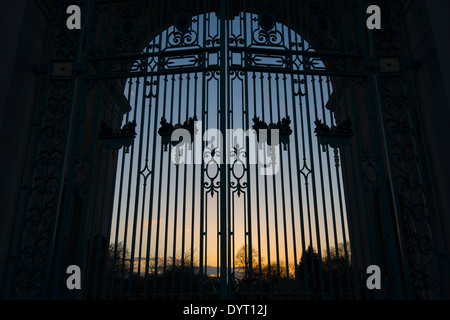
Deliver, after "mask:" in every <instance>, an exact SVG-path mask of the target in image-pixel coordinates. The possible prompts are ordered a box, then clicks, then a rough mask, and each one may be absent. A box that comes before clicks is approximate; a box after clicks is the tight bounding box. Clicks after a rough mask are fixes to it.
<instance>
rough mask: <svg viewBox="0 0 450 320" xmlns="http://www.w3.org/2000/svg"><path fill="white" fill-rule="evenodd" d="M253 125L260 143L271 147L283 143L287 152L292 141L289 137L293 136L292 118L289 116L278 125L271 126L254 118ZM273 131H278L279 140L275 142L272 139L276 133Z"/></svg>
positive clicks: (272, 124) (271, 124)
mask: <svg viewBox="0 0 450 320" xmlns="http://www.w3.org/2000/svg"><path fill="white" fill-rule="evenodd" d="M253 123H254V124H253V126H252V128H253V130H255V131H256V136H257V139H258V142H259V143H264V142H265V143H267V144H268V145H269V146H276V145H278V144H279V143H282V144H283V147H284V150H287V148H288V145H289V141H290V138H289V137H290V135H291V134H292V129H291V118H290V117H289V116H287V117H286V118H283V119H281V120H280V121H278V122H277V123H269V124H267V123H266V122H264V121H262V120H260V119H259V117H256V116H255V117H254V118H253ZM264 130H265V131H264ZM272 130H278V139H275V140H274V141H272V138H273V135H274V132H275V131H272Z"/></svg>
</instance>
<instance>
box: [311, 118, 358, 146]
mask: <svg viewBox="0 0 450 320" xmlns="http://www.w3.org/2000/svg"><path fill="white" fill-rule="evenodd" d="M314 123H315V124H316V128H315V129H314V132H315V133H316V136H317V137H318V140H319V143H320V145H322V146H323V147H325V146H327V145H329V146H330V147H332V148H340V147H342V146H347V145H348V144H349V140H350V138H351V137H352V136H353V131H352V122H351V120H350V119H349V120H345V121H343V122H342V123H340V124H338V125H337V126H331V127H329V126H328V125H326V124H324V123H322V121H321V120H319V119H317V120H316V121H315V122H314Z"/></svg>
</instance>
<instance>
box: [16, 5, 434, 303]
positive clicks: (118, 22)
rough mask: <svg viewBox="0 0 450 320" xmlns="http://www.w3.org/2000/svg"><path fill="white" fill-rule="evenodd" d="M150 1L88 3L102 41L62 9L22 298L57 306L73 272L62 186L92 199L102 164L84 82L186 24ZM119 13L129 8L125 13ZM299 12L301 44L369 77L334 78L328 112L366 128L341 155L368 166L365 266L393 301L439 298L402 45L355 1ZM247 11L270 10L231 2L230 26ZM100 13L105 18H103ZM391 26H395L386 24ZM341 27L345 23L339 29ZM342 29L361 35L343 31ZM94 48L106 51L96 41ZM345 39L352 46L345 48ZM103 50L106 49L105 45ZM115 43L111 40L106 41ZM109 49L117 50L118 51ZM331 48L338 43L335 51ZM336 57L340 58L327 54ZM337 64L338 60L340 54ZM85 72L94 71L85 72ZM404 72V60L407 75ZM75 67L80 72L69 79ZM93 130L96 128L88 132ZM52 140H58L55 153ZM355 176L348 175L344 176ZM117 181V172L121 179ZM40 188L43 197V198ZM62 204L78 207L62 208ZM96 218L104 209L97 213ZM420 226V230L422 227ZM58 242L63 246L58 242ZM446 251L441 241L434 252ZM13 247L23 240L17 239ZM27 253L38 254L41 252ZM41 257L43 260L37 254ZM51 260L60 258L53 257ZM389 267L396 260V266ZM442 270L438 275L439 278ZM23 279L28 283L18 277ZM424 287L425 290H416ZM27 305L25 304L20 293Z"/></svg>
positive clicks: (355, 217)
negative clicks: (49, 299) (371, 26)
mask: <svg viewBox="0 0 450 320" xmlns="http://www.w3.org/2000/svg"><path fill="white" fill-rule="evenodd" d="M181 2H182V1H175V2H169V4H168V5H169V6H170V5H171V4H172V3H174V4H175V6H177V5H179V4H180V3H181ZM149 3H150V2H147V1H141V2H139V1H138V2H133V4H130V3H124V4H121V3H119V2H115V3H114V4H102V5H99V6H97V5H96V4H95V2H86V3H85V6H86V7H85V8H84V9H85V10H86V9H87V8H89V9H92V8H94V9H95V10H97V11H102V8H103V9H105V10H106V11H105V12H107V13H108V14H109V15H105V16H104V17H105V20H104V21H102V20H101V19H102V18H95V17H94V16H93V13H92V12H94V11H92V12H91V15H89V16H90V19H91V20H89V21H96V22H97V23H99V25H100V26H101V25H102V24H103V23H105V24H107V23H108V22H107V20H108V19H111V20H110V21H113V24H110V25H109V26H113V27H112V28H109V29H107V30H104V29H103V28H102V27H100V28H96V29H93V30H96V31H95V32H91V33H89V32H87V33H80V34H74V33H70V32H68V31H67V30H65V29H64V27H63V25H64V23H63V21H64V20H63V18H64V14H63V12H64V11H63V10H60V12H59V19H60V23H61V26H60V28H57V30H56V35H55V38H54V39H55V41H54V44H55V51H54V55H53V56H52V58H51V60H49V61H50V64H51V65H52V67H53V69H52V71H51V72H49V73H48V79H47V80H46V87H47V88H48V95H47V94H45V96H43V97H42V98H41V99H42V100H41V101H42V110H43V111H42V114H41V121H42V122H41V123H43V124H44V126H43V129H42V132H41V133H40V134H38V135H37V138H36V141H37V142H38V143H37V144H36V145H37V146H38V150H37V152H36V157H35V158H34V163H36V164H38V166H37V167H36V169H35V170H34V171H33V172H32V173H30V178H29V180H30V181H34V182H32V183H31V184H32V185H33V188H31V191H30V194H28V196H29V197H28V199H27V200H26V201H25V202H24V205H23V208H19V209H18V212H21V213H23V221H24V222H23V225H24V226H25V228H24V231H25V234H24V235H23V237H22V235H21V236H20V237H22V238H21V239H20V237H19V238H18V240H16V241H17V246H15V245H13V247H16V248H17V250H16V251H17V254H18V256H19V257H21V259H18V261H17V262H16V264H15V267H14V270H13V273H15V274H16V278H15V280H14V281H16V284H15V286H16V294H17V293H18V292H17V290H19V289H18V288H19V287H20V290H22V289H24V288H25V289H26V288H28V289H27V290H28V291H27V290H25V292H28V293H26V294H25V297H28V295H30V289H33V290H34V289H36V288H35V287H33V286H32V285H30V283H33V282H35V281H37V282H39V281H40V280H39V279H44V288H42V287H41V286H40V285H39V286H37V287H38V290H37V292H38V295H40V296H46V295H47V291H48V292H53V296H55V295H56V294H57V292H58V291H59V288H58V283H57V281H56V280H54V281H53V283H51V284H50V282H48V281H50V279H52V277H53V276H52V273H53V272H54V273H56V274H59V273H60V271H58V270H62V269H61V267H62V266H63V265H64V263H65V262H66V259H67V257H65V254H64V248H65V246H64V243H66V242H67V241H68V239H65V238H64V234H65V233H64V232H62V231H61V230H59V232H58V233H55V230H53V229H52V228H51V226H53V223H54V221H55V220H56V221H59V222H61V223H62V225H63V226H64V228H65V229H69V228H70V221H71V219H72V212H71V210H72V209H70V206H71V205H70V203H71V202H73V201H74V200H72V199H71V194H64V193H63V192H62V187H61V186H62V185H64V184H67V185H69V186H71V187H72V189H71V193H72V194H73V195H74V196H76V197H85V196H88V195H87V194H86V189H85V188H86V186H87V184H88V183H92V181H91V182H88V181H86V179H84V178H83V175H84V174H85V172H87V171H89V170H90V172H92V170H93V168H94V164H98V163H96V162H95V161H93V162H91V161H90V160H89V159H87V158H84V157H83V155H84V154H89V152H87V151H88V150H89V149H90V148H89V146H87V145H85V144H84V141H86V139H84V138H83V136H89V135H90V134H92V132H88V131H87V130H85V129H84V128H83V126H84V124H83V125H80V124H79V123H82V122H86V123H91V122H90V121H92V120H91V119H90V118H89V116H90V115H91V114H92V112H91V111H92V110H93V108H94V106H95V104H94V101H90V99H91V98H90V97H89V96H86V94H87V93H86V91H85V90H83V89H82V86H83V81H86V80H87V84H88V85H89V84H91V85H96V84H94V81H93V80H92V79H93V78H95V77H96V76H97V75H98V74H99V73H98V72H103V71H105V70H102V71H100V69H99V68H104V67H105V65H104V64H103V62H102V58H103V57H104V56H102V52H103V54H105V53H106V52H107V53H108V58H109V59H111V61H113V62H117V63H118V65H116V67H119V69H118V70H117V69H114V68H113V69H111V71H113V70H116V71H119V72H127V70H130V68H131V66H132V64H133V63H134V61H135V60H132V58H131V57H130V56H132V55H133V54H134V53H136V52H141V51H142V45H143V44H146V43H149V42H148V41H147V42H142V39H149V38H150V39H152V38H153V37H154V34H152V33H151V32H152V30H155V34H156V33H158V31H157V30H158V28H153V27H152V26H153V25H159V26H163V27H164V29H166V28H167V27H168V26H169V25H171V24H173V21H177V20H176V19H177V18H178V19H180V17H181V16H180V15H177V10H171V7H165V5H166V4H167V3H168V2H164V4H163V5H162V6H159V10H157V11H150V10H143V11H139V10H134V9H133V6H134V5H136V6H137V7H136V8H139V7H140V8H144V9H149V7H148V4H149ZM186 3H187V2H185V3H184V4H186ZM197 4H198V6H197V7H189V6H188V7H186V6H185V7H184V8H183V10H187V9H189V10H191V11H192V13H193V15H194V14H195V15H198V14H201V13H203V11H202V9H201V8H206V7H207V6H209V5H210V4H208V5H206V4H204V3H203V2H197ZM297 4H298V5H297ZM122 5H123V7H121V6H122ZM202 5H203V6H202ZM382 5H383V6H384V8H388V9H387V10H383V11H385V12H391V10H389V9H391V7H390V4H388V2H386V3H384V2H382ZM63 6H64V4H60V9H63ZM103 6H104V7H103ZM290 6H292V7H291V8H290V10H286V11H285V12H289V13H292V15H293V18H292V19H295V17H297V19H298V16H297V14H296V13H298V12H301V14H299V15H300V16H301V19H298V21H300V22H299V23H298V28H299V29H300V30H303V31H304V30H310V31H311V30H314V31H313V32H310V33H308V32H306V33H305V32H303V33H302V32H298V33H300V34H302V36H304V37H305V39H306V40H307V41H308V42H309V43H311V45H312V46H314V47H315V48H319V47H320V46H321V45H322V44H323V45H324V47H323V48H321V49H323V51H322V50H320V53H321V54H322V58H323V59H322V61H324V63H325V65H326V67H327V68H328V69H333V68H336V67H337V68H339V64H340V63H344V65H345V68H349V67H350V68H351V69H353V70H357V72H360V73H361V76H362V77H364V78H365V81H363V82H358V83H353V82H352V81H351V80H348V79H343V78H342V77H339V76H336V77H335V78H334V79H333V86H334V92H335V94H334V96H333V97H332V100H331V101H330V102H329V107H330V108H335V110H334V111H335V114H336V119H337V121H338V122H341V121H342V120H344V115H345V116H347V115H350V117H351V118H352V120H353V121H352V122H353V124H354V125H355V126H356V127H358V126H359V128H357V129H355V137H354V139H355V140H354V142H352V148H351V150H350V153H349V154H345V153H342V154H341V156H342V158H343V159H342V162H343V165H345V168H350V167H352V165H353V164H356V165H357V166H359V167H358V168H359V171H360V174H361V176H360V177H358V179H359V180H355V178H354V177H353V176H352V175H350V174H349V175H348V176H347V177H346V180H347V181H346V187H347V194H348V195H355V199H362V200H361V201H360V202H358V203H356V202H354V201H353V199H352V196H348V198H347V202H348V203H353V207H354V209H353V211H352V213H351V216H350V217H349V219H350V220H352V224H353V225H358V224H359V225H361V224H362V225H366V226H362V227H361V229H359V230H360V234H359V237H362V238H363V241H361V251H368V252H370V255H369V257H367V259H368V260H372V261H373V259H375V260H376V263H378V264H380V265H381V266H382V268H383V269H384V270H387V271H386V279H387V280H389V281H390V280H391V279H394V282H389V281H388V282H389V283H390V285H387V286H386V290H387V291H386V293H385V297H388V296H389V295H390V294H392V295H393V296H396V297H403V295H404V292H406V296H407V297H414V296H416V295H417V296H426V297H432V296H434V295H435V294H436V293H435V292H439V290H437V289H436V284H435V283H434V282H432V281H430V280H428V279H430V278H437V279H439V278H440V272H441V270H440V269H439V266H440V263H439V262H438V261H437V260H436V254H435V250H429V248H430V247H432V246H434V243H436V242H435V241H433V238H435V237H439V235H438V232H435V231H434V230H435V229H436V228H435V226H434V225H433V224H432V222H431V221H430V219H431V215H432V211H431V210H432V206H433V205H432V203H431V200H432V199H431V200H430V196H429V194H428V193H427V192H426V190H425V189H426V187H425V183H426V179H425V178H426V177H424V174H423V172H424V169H423V164H422V162H421V161H420V151H419V149H418V147H417V145H418V143H417V141H418V139H417V137H416V132H415V129H414V126H413V119H414V110H412V101H411V100H412V98H411V95H410V94H409V93H408V90H409V87H408V85H407V81H406V78H405V75H404V74H405V67H404V64H402V63H403V62H404V61H403V59H404V56H403V55H402V52H401V47H399V46H398V45H395V44H397V43H398V42H397V41H396V37H398V32H397V31H396V30H394V29H390V28H389V29H388V30H384V31H383V32H380V33H376V34H374V35H371V34H370V33H367V32H366V31H365V30H363V28H362V27H361V21H363V18H362V17H360V16H359V15H358V14H361V13H363V12H364V10H363V9H364V8H362V5H361V4H360V3H358V2H357V1H339V2H338V4H336V2H334V1H309V2H306V1H305V2H291V3H290ZM352 6H354V7H352ZM243 7H245V8H249V7H252V8H253V7H254V10H255V11H254V13H256V14H260V13H261V12H264V10H266V8H265V7H264V4H263V5H262V6H259V4H255V3H254V2H252V1H246V2H243V3H242V2H239V1H235V2H231V3H230V8H231V9H233V8H237V9H236V10H229V12H232V14H230V16H235V14H236V12H239V11H240V9H242V8H243ZM120 8H122V9H123V10H121V9H120ZM269 8H270V7H269ZM273 8H274V9H275V11H271V12H273V13H274V16H275V20H277V21H284V20H285V19H286V16H283V15H280V13H279V11H277V8H278V7H276V6H275V7H273ZM183 10H180V11H178V13H179V12H183ZM339 10H342V12H354V13H355V15H354V16H352V15H349V14H347V15H346V18H348V19H349V20H347V23H348V24H345V22H344V23H343V24H342V25H341V21H338V20H339V18H341V19H343V18H344V16H343V15H341V14H339ZM208 11H216V12H217V11H219V14H218V15H219V16H220V15H221V13H220V10H218V8H217V7H214V6H211V7H209V8H208ZM249 11H251V10H249ZM148 12H153V14H154V15H153V16H152V18H150V17H149V16H147V15H148ZM157 12H166V13H167V15H166V16H165V17H167V19H163V17H164V16H163V15H158V13H157ZM251 12H253V11H251ZM330 12H334V13H335V14H334V15H332V17H331V18H330V16H329V15H328V14H329V13H330ZM98 13H99V12H96V14H98ZM122 14H124V15H122ZM127 15H128V17H133V15H134V17H133V19H134V23H135V24H133V23H132V22H130V21H131V20H127ZM384 17H385V19H387V20H391V18H390V15H389V14H387V15H385V16H384ZM335 18H336V19H337V20H334V19H335ZM161 19H163V20H161ZM352 19H355V20H352ZM392 20H394V19H392ZM183 21H184V20H183V19H181V20H178V24H179V25H180V26H181V25H182V24H183ZM330 25H335V26H341V27H342V29H339V28H337V29H336V30H335V29H333V28H332V27H330ZM386 25H389V24H386ZM342 30H353V31H355V32H348V33H347V32H341V33H339V31H342ZM104 31H106V32H108V37H105V38H102V33H103V32H104ZM335 32H336V33H337V34H338V37H337V38H333V37H332V36H330V34H333V33H335ZM386 36H389V37H386ZM84 37H86V38H84ZM347 37H348V38H347ZM96 38H97V39H98V40H100V41H99V42H96V41H95V40H93V39H96ZM349 38H350V39H349ZM85 39H90V40H89V41H92V42H91V43H88V42H85ZM105 39H106V40H105ZM342 39H345V40H344V41H342V42H340V41H341V40H342ZM101 40H105V41H106V46H104V45H105V43H102V41H101ZM110 40H111V42H109V41H110ZM386 40H388V41H386ZM86 41H87V40H86ZM336 43H337V45H336ZM92 44H94V45H92ZM339 44H341V45H342V46H343V47H342V46H339ZM83 45H86V48H89V49H91V50H92V51H90V52H87V51H86V52H84V51H83V50H82V49H80V47H83ZM109 45H112V46H113V48H112V47H110V46H109ZM333 45H335V47H334V48H333ZM123 46H125V47H123ZM361 46H362V47H361ZM77 48H78V50H77ZM114 48H115V49H117V48H119V49H120V50H118V51H117V52H115V53H111V52H110V51H109V50H110V49H114ZM330 48H333V49H332V50H329V49H330ZM342 50H343V51H344V52H345V53H346V54H347V55H344V57H342V58H343V59H342V60H341V61H339V60H334V61H333V60H332V61H327V60H326V57H327V56H328V55H329V54H330V52H331V53H339V52H342ZM97 53H99V55H98V56H96V54H97ZM358 53H359V55H360V57H359V58H358V57H356V58H355V59H354V60H352V57H353V56H352V55H351V54H355V55H356V56H358ZM128 55H130V56H128ZM331 56H333V54H331ZM337 56H339V54H338V55H337ZM386 56H387V57H386ZM91 58H93V59H91ZM333 58H335V59H336V56H333ZM126 59H128V60H126ZM86 62H88V64H87V65H86V64H85V63H86ZM397 62H400V64H399V66H398V67H397ZM345 68H344V69H345ZM70 69H71V70H72V72H68V73H65V71H68V70H70ZM345 70H348V69H345ZM91 78H92V79H91ZM100 78H101V77H100ZM90 80H91V81H92V82H90ZM341 88H342V89H341ZM121 89H123V83H121V82H120V81H117V82H116V84H115V87H114V86H103V85H102V86H101V87H100V90H104V92H105V98H104V100H103V101H102V103H103V104H104V105H106V101H111V100H112V101H113V104H112V108H111V110H112V111H113V112H115V113H117V114H118V115H117V116H116V117H117V118H116V120H115V121H116V122H115V123H120V111H121V110H123V109H124V108H125V110H126V108H127V105H126V104H125V103H123V102H120V100H121V98H114V97H117V96H119V97H120V94H119V93H120V92H121ZM83 95H84V96H83ZM76 98H78V102H81V104H83V103H84V102H83V99H86V101H88V103H87V105H88V106H87V107H86V108H85V109H84V110H81V111H80V108H79V107H77V109H75V106H76V105H77V103H76ZM38 99H39V98H38ZM118 101H119V102H118ZM363 102H365V103H366V104H364V103H363ZM348 108H351V110H348ZM81 109H83V108H81ZM86 117H87V118H86ZM113 122H114V121H113ZM55 123H56V125H55ZM87 126H88V127H89V125H87ZM71 130H72V131H71ZM411 133H412V135H411ZM380 137H382V138H380ZM48 141H51V142H50V143H48ZM353 143H354V145H353ZM353 147H355V149H353ZM97 152H98V151H97ZM92 159H93V158H92ZM48 169H52V170H50V171H49V170H48ZM352 169H353V168H352ZM110 170H111V169H108V170H106V171H105V172H104V173H103V175H100V176H98V180H104V179H108V176H109V175H110V172H111V171H110ZM347 170H348V169H344V172H347ZM108 171H109V173H108ZM112 171H114V170H113V169H112ZM43 190H46V191H45V192H42V191H43ZM62 198H65V199H67V200H69V201H63V200H62ZM30 199H31V200H30ZM61 205H62V206H63V207H65V208H68V211H64V210H63V211H62V214H60V215H59V216H58V215H57V213H56V212H57V210H56V209H54V208H58V209H59V208H60V206H61ZM36 208H38V209H36ZM91 210H93V211H95V209H91ZM36 211H37V212H38V213H39V214H38V217H39V219H36V218H37V216H36ZM359 212H364V217H361V216H360V214H359ZM43 217H44V218H43ZM422 217H425V218H422ZM405 221H406V222H405ZM418 226H420V227H419V228H418ZM36 227H37V228H38V229H39V230H41V231H42V230H43V229H46V231H45V230H44V231H42V234H40V235H39V237H40V242H36V241H34V240H35V239H36V234H35V233H34V232H33V231H32V229H33V230H34V229H35V228H36ZM355 230H357V229H355ZM430 230H431V231H430ZM56 234H58V237H60V240H61V241H57V240H56V239H55V238H54V236H55V235H56ZM381 239H383V240H381ZM41 240H42V241H41ZM439 241H440V238H439V239H438V240H437V243H439ZM69 242H70V241H69ZM13 243H15V242H14V241H13ZM363 248H364V249H366V250H363ZM30 250H31V251H30ZM30 252H34V254H31V253H30ZM36 252H38V253H39V254H37V255H36ZM50 256H52V257H54V258H49V257H50ZM424 257H425V258H427V259H426V260H427V262H425V263H424V262H423V258H424ZM29 259H31V260H32V261H33V262H32V263H31V264H28V263H25V265H26V266H25V267H24V266H23V265H22V263H23V262H24V261H25V260H29ZM54 259H55V260H54ZM367 259H366V260H367ZM378 259H379V260H378ZM20 260H21V261H20ZM44 260H45V261H47V264H44V266H45V267H42V263H41V262H39V261H44ZM36 261H38V262H36ZM52 261H55V265H53V266H52V267H50V266H49V265H50V264H52ZM392 261H396V262H395V263H392ZM428 261H431V262H432V263H430V262H428ZM33 265H34V266H33ZM434 267H436V268H435V270H437V271H434ZM24 268H25V269H24ZM27 268H28V269H27ZM431 268H433V270H431ZM21 270H22V271H23V270H26V271H28V275H26V276H24V278H22V275H23V272H22V271H21ZM30 270H31V271H30ZM406 271H408V272H406ZM19 273H22V275H19V276H18V274H19ZM30 274H31V277H30ZM410 274H411V278H410V276H409V275H410ZM27 277H28V278H27ZM56 278H58V276H54V277H53V279H56ZM18 279H19V280H18ZM413 280H414V281H413ZM24 283H25V285H24ZM417 283H419V284H420V285H419V286H417V287H416V288H414V285H416V284H417ZM390 288H392V290H391V289H390ZM20 290H19V291H20ZM19 295H22V292H21V293H20V294H19ZM33 295H34V293H31V296H33Z"/></svg>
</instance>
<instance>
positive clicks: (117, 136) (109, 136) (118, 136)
mask: <svg viewBox="0 0 450 320" xmlns="http://www.w3.org/2000/svg"><path fill="white" fill-rule="evenodd" d="M98 137H99V139H101V140H102V147H104V148H108V147H109V148H111V149H112V150H119V149H121V148H122V147H125V150H126V152H128V148H129V147H130V146H131V145H132V144H133V141H134V138H135V137H136V121H135V120H133V121H130V122H128V123H126V124H125V125H124V126H123V127H122V128H121V129H119V130H113V129H111V127H108V126H107V124H106V123H105V122H102V124H101V129H100V132H99V134H98Z"/></svg>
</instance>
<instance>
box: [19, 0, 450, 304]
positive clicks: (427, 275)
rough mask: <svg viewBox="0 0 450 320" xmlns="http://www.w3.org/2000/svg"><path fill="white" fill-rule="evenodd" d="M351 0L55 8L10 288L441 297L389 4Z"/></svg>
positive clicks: (123, 294) (167, 295)
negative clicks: (76, 21)
mask: <svg viewBox="0 0 450 320" xmlns="http://www.w3.org/2000/svg"><path fill="white" fill-rule="evenodd" d="M77 2H78V5H80V7H82V9H83V17H84V20H83V23H84V29H83V30H81V31H70V30H67V28H65V18H66V17H67V16H66V14H65V9H66V8H67V6H68V5H69V4H77ZM364 2H365V1H346V0H340V1H325V0H323V1H312V0H311V1H283V2H280V1H257V0H254V1H252V0H248V1H181V0H180V1H150V0H140V1H137V0H136V1H123V2H121V1H114V2H112V1H93V0H92V1H70V3H66V2H65V1H60V2H59V7H58V10H57V11H55V16H56V17H57V19H56V21H57V22H58V25H57V26H56V27H55V29H51V30H50V31H49V43H50V45H49V48H48V52H47V54H46V56H45V61H44V65H45V66H47V68H43V70H44V69H45V72H44V73H43V74H42V76H41V87H40V89H39V90H40V91H39V96H38V99H37V101H38V102H37V108H36V115H35V119H36V130H35V131H34V135H33V136H32V137H31V139H30V142H31V143H30V147H29V149H30V151H29V152H30V155H33V156H32V157H30V159H31V160H30V161H32V162H33V165H32V166H30V167H29V168H27V169H26V170H25V174H24V179H25V180H27V179H28V180H29V181H30V185H31V186H32V187H31V188H28V189H26V190H24V192H23V199H24V201H23V203H21V204H20V205H19V206H18V213H19V214H20V215H19V216H20V217H23V219H22V220H21V221H19V222H18V223H20V224H21V226H22V230H23V234H21V235H20V236H18V238H17V239H16V240H14V241H12V242H11V243H12V244H17V245H12V248H11V251H12V252H15V256H16V258H17V259H16V260H15V263H14V267H13V271H12V274H13V277H12V281H13V282H14V285H13V286H12V288H14V290H13V291H14V292H13V291H11V295H14V296H19V297H23V298H46V297H52V298H59V297H67V296H72V297H73V298H86V299H91V298H102V299H147V298H153V299H183V298H184V299H210V298H214V297H216V298H217V297H218V298H241V297H242V298H279V299H289V298H297V299H318V298H322V299H361V298H363V299H365V298H374V297H375V298H390V297H408V298H412V297H418V296H420V297H425V298H432V297H435V296H438V295H445V291H444V290H443V288H441V286H440V285H439V281H440V279H442V277H443V276H442V272H443V269H442V268H443V266H442V265H441V261H440V260H439V259H438V258H437V257H436V253H437V252H438V251H437V249H436V248H437V247H438V246H442V245H444V244H442V243H440V241H441V238H440V234H439V230H436V226H437V225H438V222H436V221H432V220H431V208H432V207H433V206H432V203H433V198H432V195H433V193H432V190H431V191H430V190H428V189H427V188H425V184H426V181H427V179H428V176H427V172H426V170H425V168H426V158H421V157H420V156H419V150H420V148H419V146H423V145H422V144H421V137H420V136H419V134H420V131H417V130H416V127H415V125H414V119H415V118H416V117H418V116H419V115H418V114H417V113H416V111H417V110H416V109H415V108H414V105H413V103H412V100H413V93H412V92H411V91H410V90H413V87H411V86H410V84H409V83H408V80H409V78H408V77H409V69H408V68H409V67H410V66H411V65H408V63H407V61H406V60H405V57H406V53H404V52H403V51H402V50H403V48H402V47H401V45H400V44H401V42H400V41H398V37H399V30H398V29H397V28H400V25H399V24H398V21H397V18H398V17H397V16H396V15H395V14H394V13H395V12H396V11H395V10H396V8H395V6H394V5H393V4H391V3H390V1H388V2H386V3H387V4H385V3H383V5H384V7H383V12H384V13H386V14H384V15H383V17H384V19H385V21H384V24H383V25H384V26H385V29H384V30H383V31H379V32H377V33H376V32H372V31H369V30H367V29H366V28H365V22H366V18H367V15H366V8H367V6H368V4H367V3H364ZM388 26H389V27H388ZM387 35H388V36H389V37H386V36H387ZM390 37H391V38H390ZM382 41H383V43H382ZM230 130H231V131H230ZM177 134H178V136H177ZM180 135H181V138H180ZM16 236H17V235H16ZM73 264H75V265H78V266H80V268H81V270H82V274H83V282H82V290H80V291H77V290H73V291H69V290H67V288H66V287H65V281H64V279H66V274H65V270H66V268H67V266H69V265H73ZM369 265H378V266H380V268H381V270H382V276H383V286H382V290H378V291H377V290H375V291H371V290H369V289H368V288H367V286H366V276H367V275H366V268H367V267H368V266H369Z"/></svg>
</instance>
